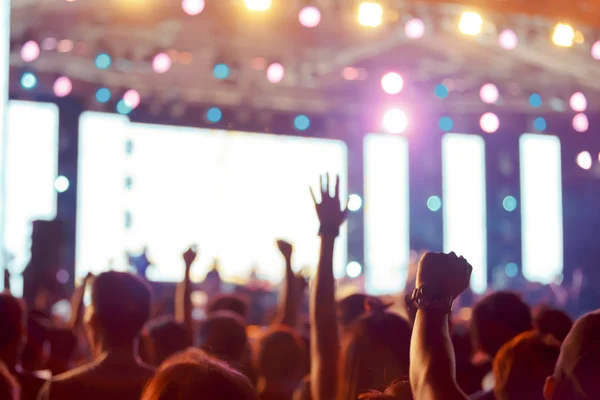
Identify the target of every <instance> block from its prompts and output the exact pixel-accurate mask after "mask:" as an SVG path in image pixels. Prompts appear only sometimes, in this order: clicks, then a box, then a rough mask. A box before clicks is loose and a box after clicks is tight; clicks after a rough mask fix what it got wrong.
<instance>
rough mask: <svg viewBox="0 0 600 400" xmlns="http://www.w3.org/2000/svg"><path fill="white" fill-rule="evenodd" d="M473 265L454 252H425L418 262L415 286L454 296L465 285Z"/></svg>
mask: <svg viewBox="0 0 600 400" xmlns="http://www.w3.org/2000/svg"><path fill="white" fill-rule="evenodd" d="M471 271H473V267H471V265H470V264H469V263H468V262H467V260H465V259H464V258H463V257H457V256H456V254H454V252H452V253H450V254H445V253H425V254H424V255H423V257H422V258H421V261H420V262H419V267H418V270H417V282H416V287H417V288H420V287H421V286H426V287H428V288H430V289H433V290H435V292H436V293H439V294H440V295H444V296H451V297H452V298H456V297H457V296H458V295H459V294H461V293H462V292H463V291H464V290H465V289H466V288H467V287H469V281H470V279H471Z"/></svg>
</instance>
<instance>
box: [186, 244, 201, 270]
mask: <svg viewBox="0 0 600 400" xmlns="http://www.w3.org/2000/svg"><path fill="white" fill-rule="evenodd" d="M197 256H198V249H196V246H190V248H189V249H187V250H186V252H185V253H183V261H184V262H185V265H186V266H191V265H192V264H193V263H194V261H195V260H196V257H197Z"/></svg>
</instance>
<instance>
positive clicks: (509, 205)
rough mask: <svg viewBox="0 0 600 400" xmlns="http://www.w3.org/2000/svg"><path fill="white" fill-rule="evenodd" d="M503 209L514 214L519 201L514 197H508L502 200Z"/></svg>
mask: <svg viewBox="0 0 600 400" xmlns="http://www.w3.org/2000/svg"><path fill="white" fill-rule="evenodd" d="M502 207H504V209H505V210H506V211H508V212H513V211H515V210H516V209H517V199H515V198H514V196H506V197H505V198H504V200H502Z"/></svg>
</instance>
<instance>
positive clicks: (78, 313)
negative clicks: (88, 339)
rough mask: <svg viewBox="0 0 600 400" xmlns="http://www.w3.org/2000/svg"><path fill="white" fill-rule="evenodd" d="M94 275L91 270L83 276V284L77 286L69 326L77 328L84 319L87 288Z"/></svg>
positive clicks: (72, 299)
mask: <svg viewBox="0 0 600 400" xmlns="http://www.w3.org/2000/svg"><path fill="white" fill-rule="evenodd" d="M93 277H94V275H93V274H92V273H91V272H88V274H87V275H86V276H85V278H83V282H82V283H81V285H79V286H78V287H76V288H75V290H74V291H73V296H71V319H70V320H69V322H68V326H67V327H68V328H69V329H71V330H75V329H77V328H78V327H79V325H80V324H81V320H82V319H83V298H84V296H85V288H86V287H87V285H88V284H89V283H90V281H91V280H92V278H93Z"/></svg>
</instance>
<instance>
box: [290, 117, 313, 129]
mask: <svg viewBox="0 0 600 400" xmlns="http://www.w3.org/2000/svg"><path fill="white" fill-rule="evenodd" d="M294 127H295V128H296V129H298V130H299V131H305V130H307V129H308V128H309V127H310V119H309V118H308V117H307V116H306V115H297V116H296V118H294Z"/></svg>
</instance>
